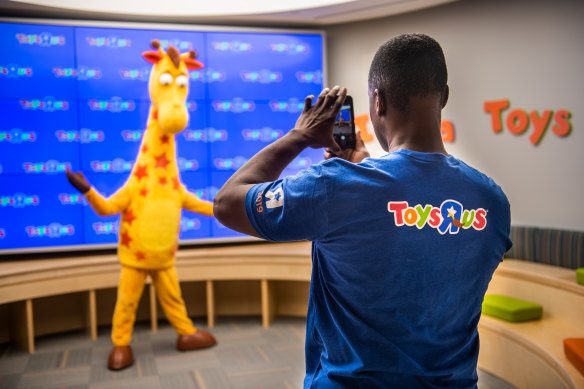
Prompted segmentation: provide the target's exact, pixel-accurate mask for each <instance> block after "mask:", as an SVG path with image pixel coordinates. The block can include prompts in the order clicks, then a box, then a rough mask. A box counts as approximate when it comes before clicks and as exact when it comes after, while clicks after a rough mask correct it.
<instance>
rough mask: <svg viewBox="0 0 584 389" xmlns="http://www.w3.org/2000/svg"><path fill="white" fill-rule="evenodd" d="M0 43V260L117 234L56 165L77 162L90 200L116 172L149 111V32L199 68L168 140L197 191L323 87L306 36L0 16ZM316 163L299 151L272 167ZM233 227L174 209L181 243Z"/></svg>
mask: <svg viewBox="0 0 584 389" xmlns="http://www.w3.org/2000/svg"><path fill="white" fill-rule="evenodd" d="M173 27H174V26H173ZM0 38H1V40H2V42H3V46H4V47H3V50H2V51H3V53H2V55H1V56H0V113H1V114H2V118H3V119H2V120H1V121H0V255H1V254H8V253H14V252H27V251H38V250H41V251H42V250H47V251H55V250H57V251H58V250H63V251H64V250H68V249H71V248H90V247H91V248H95V247H104V248H106V247H112V244H113V243H115V242H117V236H118V228H119V215H116V216H110V217H101V216H98V215H97V214H95V212H94V211H93V210H92V208H91V207H90V206H89V205H88V203H87V201H86V200H85V199H84V197H83V196H82V195H81V194H80V193H78V192H77V190H76V189H75V188H73V187H72V186H71V185H70V184H69V182H68V181H67V178H66V176H65V171H66V168H69V169H71V170H73V171H78V170H80V171H82V172H83V173H84V175H85V176H86V177H87V179H88V181H89V182H90V183H91V184H92V185H93V186H94V187H95V188H96V189H97V190H98V191H99V192H100V193H101V194H103V195H104V196H110V195H111V194H113V193H114V192H115V191H116V190H117V189H118V188H120V187H121V186H122V185H123V183H124V182H125V181H126V180H127V179H128V177H129V174H130V171H131V170H132V167H133V164H134V160H135V158H136V156H137V154H138V151H139V147H140V142H141V139H142V136H143V133H144V130H145V127H146V121H147V117H148V111H149V108H150V100H149V95H148V78H149V73H150V69H151V65H150V64H149V63H148V62H146V61H145V60H144V59H143V57H142V52H144V51H149V50H152V48H151V46H150V42H151V41H152V40H153V39H157V40H159V41H160V43H161V47H162V49H163V50H165V51H166V48H167V47H168V46H169V45H171V46H174V47H176V48H177V49H178V50H179V52H181V53H184V52H187V51H189V50H195V51H196V52H197V54H198V57H197V60H199V61H200V62H202V63H203V64H204V66H205V67H204V68H202V69H199V70H196V71H191V72H190V73H189V75H190V86H189V96H188V98H187V108H188V110H189V114H190V121H189V123H188V125H187V127H186V129H185V130H184V131H183V132H181V133H179V134H177V135H176V141H177V160H178V166H179V170H180V174H181V180H182V182H183V184H185V185H186V187H187V188H188V189H189V190H190V191H191V192H194V193H196V194H197V195H198V196H199V197H201V198H202V199H205V200H210V201H212V200H213V198H214V196H215V194H216V193H217V191H218V190H219V188H221V186H222V185H223V183H224V182H225V181H227V179H228V178H229V177H230V176H231V174H233V172H234V171H236V170H237V169H238V168H239V167H240V166H241V165H242V164H243V163H245V161H247V160H248V159H249V158H250V157H251V156H253V155H254V154H255V153H256V152H258V151H259V150H260V149H262V148H263V147H265V146H266V145H267V144H269V143H270V142H273V141H275V140H276V139H278V138H280V137H281V136H283V135H284V134H285V133H287V132H288V131H289V130H290V129H291V128H293V126H294V124H295V122H296V120H297V118H298V116H299V114H300V112H301V110H302V108H303V105H304V98H305V97H306V96H307V95H310V94H314V95H318V93H320V91H321V90H322V88H323V56H324V52H323V36H322V35H321V34H320V33H302V32H298V33H283V32H278V31H272V32H253V31H248V32H246V31H215V30H213V31H200V30H178V29H174V30H170V29H160V28H159V26H158V25H157V26H153V28H151V29H143V28H127V27H125V28H113V27H97V26H82V25H54V24H29V23H12V22H3V23H0ZM321 160H322V150H316V149H307V150H305V151H304V152H303V153H302V154H301V155H300V156H298V158H296V159H295V160H294V161H293V163H292V164H291V165H290V166H289V167H288V168H287V169H286V170H285V172H284V173H283V175H290V174H295V173H296V172H298V171H299V170H301V169H303V168H305V167H307V166H309V165H310V164H313V163H316V162H319V161H321ZM241 236H242V235H240V234H239V233H237V232H235V231H232V230H230V229H228V228H226V227H224V226H222V225H221V224H220V223H219V222H218V221H217V220H216V219H215V218H212V217H206V216H201V215H198V214H194V213H191V212H188V211H185V210H183V213H182V219H181V232H180V239H181V242H183V243H184V242H193V243H197V242H209V239H211V241H213V240H217V239H218V238H223V239H221V241H223V240H224V239H225V238H228V239H229V238H238V237H241ZM96 245H97V246H96Z"/></svg>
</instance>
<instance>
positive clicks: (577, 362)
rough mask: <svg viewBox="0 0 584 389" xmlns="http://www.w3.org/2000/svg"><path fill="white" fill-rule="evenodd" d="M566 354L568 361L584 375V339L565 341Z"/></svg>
mask: <svg viewBox="0 0 584 389" xmlns="http://www.w3.org/2000/svg"><path fill="white" fill-rule="evenodd" d="M564 353H565V354H566V358H568V361H570V362H571V363H572V365H574V366H575V367H576V369H578V371H579V372H580V373H582V375H584V338H568V339H564Z"/></svg>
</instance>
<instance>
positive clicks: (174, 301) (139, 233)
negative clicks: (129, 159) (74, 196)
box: [85, 48, 213, 346]
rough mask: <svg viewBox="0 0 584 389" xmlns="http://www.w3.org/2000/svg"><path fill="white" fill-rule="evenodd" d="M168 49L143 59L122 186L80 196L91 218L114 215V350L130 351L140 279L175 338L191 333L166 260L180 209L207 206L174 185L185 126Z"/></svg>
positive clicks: (182, 69)
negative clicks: (142, 124)
mask: <svg viewBox="0 0 584 389" xmlns="http://www.w3.org/2000/svg"><path fill="white" fill-rule="evenodd" d="M170 49H172V48H170ZM170 49H169V50H168V51H167V54H165V53H163V52H162V51H161V50H159V52H158V53H157V52H146V53H144V57H145V58H146V59H147V60H148V61H149V62H152V63H154V66H153V68H152V72H151V75H150V81H149V90H150V98H151V100H152V106H151V109H150V113H149V118H148V124H147V128H146V131H145V132H144V136H143V140H142V145H141V148H140V152H139V154H138V158H137V160H136V163H135V165H134V167H133V169H132V173H131V175H130V177H129V179H128V180H127V182H126V183H125V184H124V186H123V187H122V188H120V189H119V190H118V191H117V192H116V193H114V194H113V195H112V196H111V197H109V198H107V199H105V198H104V197H102V196H101V195H100V194H99V193H97V192H96V191H95V190H94V189H93V188H91V189H90V190H89V191H88V192H87V193H85V196H86V197H87V200H88V201H89V204H90V205H91V206H92V207H93V209H94V210H95V211H96V212H97V213H98V214H99V215H112V214H117V213H121V220H120V231H119V244H118V256H119V259H120V262H121V264H122V271H121V276H120V283H119V286H118V298H117V302H116V307H115V311H114V316H113V328H112V341H113V343H114V345H115V346H127V345H129V343H130V339H131V336H132V330H133V326H134V320H135V313H136V308H137V307H138V302H139V300H140V297H141V295H142V291H143V289H144V281H145V280H146V277H147V276H150V277H151V278H152V281H153V284H154V287H155V289H156V294H157V295H158V299H159V302H160V304H161V305H162V308H163V309H164V313H165V315H166V318H167V319H168V321H169V322H170V323H171V324H172V326H173V327H174V329H175V330H176V332H177V333H178V334H179V335H188V334H192V333H195V332H196V328H195V327H194V326H193V324H192V322H191V320H190V319H189V317H188V315H187V312H186V308H185V305H184V302H183V299H182V297H181V292H180V286H179V282H178V278H177V274H176V268H175V266H174V257H175V252H176V250H177V247H178V236H179V232H180V217H181V209H182V208H184V209H187V210H189V211H193V212H196V213H200V214H203V215H208V216H211V215H213V204H212V203H210V202H208V201H203V200H201V199H199V198H198V197H197V196H196V195H194V194H192V193H190V192H188V191H187V189H186V188H185V186H184V185H183V184H182V183H181V182H180V176H179V170H178V166H177V163H176V147H175V139H174V134H176V133H178V132H180V131H182V130H183V129H184V128H185V126H186V123H187V121H188V112H187V110H186V106H185V101H186V96H187V91H188V73H187V64H189V61H188V60H185V59H184V58H183V57H182V56H178V52H176V53H170V51H171V50H170ZM170 54H175V55H174V56H173V55H170ZM193 55H194V54H193ZM173 57H174V58H173ZM185 62H186V63H187V64H185ZM193 63H195V65H193ZM190 65H191V67H189V68H196V67H201V66H202V65H200V64H199V63H198V62H196V61H194V60H192V59H190ZM181 77H182V78H181ZM184 77H187V78H186V79H185V78H184ZM185 80H186V83H185Z"/></svg>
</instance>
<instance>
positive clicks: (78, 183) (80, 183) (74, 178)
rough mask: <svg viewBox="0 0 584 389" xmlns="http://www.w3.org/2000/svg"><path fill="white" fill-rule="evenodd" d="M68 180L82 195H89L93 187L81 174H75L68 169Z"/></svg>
mask: <svg viewBox="0 0 584 389" xmlns="http://www.w3.org/2000/svg"><path fill="white" fill-rule="evenodd" d="M67 179H68V180H69V182H70V183H71V185H73V186H74V187H75V188H76V189H77V190H78V191H79V192H81V193H87V192H88V191H89V189H91V185H89V182H87V180H86V179H85V177H84V176H83V173H81V172H77V173H73V172H72V171H71V170H69V169H68V168H67Z"/></svg>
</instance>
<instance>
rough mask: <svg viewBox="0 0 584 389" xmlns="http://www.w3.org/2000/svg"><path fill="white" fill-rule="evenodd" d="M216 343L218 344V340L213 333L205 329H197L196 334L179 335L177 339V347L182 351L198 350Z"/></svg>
mask: <svg viewBox="0 0 584 389" xmlns="http://www.w3.org/2000/svg"><path fill="white" fill-rule="evenodd" d="M215 344H217V341H216V340H215V338H214V337H213V335H211V334H210V333H208V332H207V331H203V330H197V332H195V333H194V334H188V335H179V336H178V339H177V340H176V348H177V350H180V351H188V350H197V349H200V348H206V347H211V346H213V345H215Z"/></svg>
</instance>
